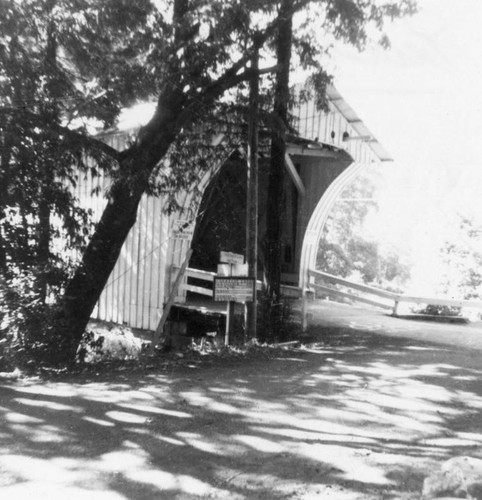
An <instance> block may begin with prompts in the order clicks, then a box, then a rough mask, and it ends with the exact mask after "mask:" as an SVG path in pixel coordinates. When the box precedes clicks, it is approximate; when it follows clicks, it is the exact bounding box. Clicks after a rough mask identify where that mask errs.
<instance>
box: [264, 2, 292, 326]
mask: <svg viewBox="0 0 482 500" xmlns="http://www.w3.org/2000/svg"><path fill="white" fill-rule="evenodd" d="M292 3H293V1H292V0H284V2H283V4H282V6H281V9H282V10H281V14H280V16H283V11H284V12H285V14H284V22H283V23H282V24H281V26H280V28H279V31H278V36H277V39H276V52H277V63H278V71H277V73H276V86H275V95H274V106H273V113H274V115H275V117H276V118H277V120H276V121H277V122H278V123H280V124H282V125H286V124H287V122H288V102H289V71H290V60H291V45H292V30H293V28H292V24H293V23H292V14H291V11H292ZM285 130H286V129H284V130H282V129H281V128H279V129H277V130H274V131H273V133H272V137H271V159H270V167H269V180H268V199H267V212H266V213H267V231H266V241H265V269H266V278H267V279H266V281H267V283H268V295H269V299H270V303H271V304H276V303H278V302H279V300H280V295H281V229H282V222H283V221H282V214H283V212H284V211H283V195H284V189H283V187H284V161H285V160H284V158H285V152H286V142H285V136H286V132H285ZM272 312H273V313H275V311H272ZM272 319H273V318H272ZM272 324H273V322H272Z"/></svg>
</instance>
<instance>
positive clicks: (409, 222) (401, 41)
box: [335, 0, 482, 292]
mask: <svg viewBox="0 0 482 500" xmlns="http://www.w3.org/2000/svg"><path fill="white" fill-rule="evenodd" d="M419 5H420V12H419V13H418V14H416V15H415V16H414V17H412V18H408V19H402V20H398V21H396V22H395V23H394V24H393V25H392V26H391V27H389V28H388V33H389V36H390V39H391V41H392V48H391V49H390V50H388V51H384V50H382V49H381V48H378V47H372V48H370V49H368V50H367V51H366V52H364V53H361V54H359V53H357V52H356V51H355V50H353V49H351V48H349V47H346V46H344V47H337V49H336V51H335V64H336V69H335V85H336V86H337V88H338V89H339V91H340V92H341V93H342V94H343V96H344V97H345V99H346V100H347V101H348V102H349V103H350V105H351V106H352V107H353V108H354V109H355V110H356V111H357V112H358V114H359V115H360V116H361V117H362V119H363V120H364V121H365V123H366V124H367V125H368V127H369V128H370V129H371V130H372V131H373V133H374V134H375V136H376V137H377V138H378V139H379V140H380V141H381V142H382V144H383V145H384V146H385V147H386V148H387V149H388V151H389V152H390V153H391V155H392V156H393V158H395V163H394V164H392V165H390V164H388V165H385V166H384V167H383V168H384V169H386V171H387V172H386V177H385V179H386V183H385V187H384V189H383V191H382V192H381V193H380V213H379V214H378V216H376V217H374V218H372V220H370V221H369V225H368V227H367V229H370V230H371V231H372V232H373V234H374V236H375V237H377V238H379V239H381V240H385V241H386V242H387V243H393V244H395V245H397V246H400V247H401V248H402V249H404V250H406V251H410V253H411V255H412V260H413V261H414V262H415V263H416V268H414V269H413V271H412V274H413V277H414V283H413V287H414V288H416V289H417V290H419V291H420V292H423V291H425V292H430V291H433V288H434V286H435V282H436V281H437V279H438V277H439V276H440V274H441V272H442V270H441V268H440V265H439V264H438V262H437V259H436V256H435V254H436V252H437V250H438V248H439V245H440V244H441V243H442V242H443V241H445V240H446V239H447V238H450V237H451V234H456V231H455V230H456V228H455V227H454V225H455V224H457V219H456V216H457V214H458V213H460V214H463V215H470V216H473V217H477V216H478V217H479V221H481V222H482V193H481V187H482V165H481V164H482V94H481V90H480V89H482V32H481V31H480V21H481V20H482V2H480V0H419Z"/></svg>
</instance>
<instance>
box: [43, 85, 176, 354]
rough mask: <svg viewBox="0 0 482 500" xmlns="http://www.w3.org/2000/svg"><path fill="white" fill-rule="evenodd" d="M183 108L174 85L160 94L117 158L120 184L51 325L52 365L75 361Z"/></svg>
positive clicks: (117, 182)
mask: <svg viewBox="0 0 482 500" xmlns="http://www.w3.org/2000/svg"><path fill="white" fill-rule="evenodd" d="M183 105H184V96H183V94H182V92H180V91H179V90H178V89H177V88H176V87H175V86H172V87H170V88H169V89H166V90H164V92H163V94H162V96H161V98H160V99H159V103H158V108H157V111H156V114H155V115H154V117H153V119H152V120H151V121H150V122H149V124H147V125H146V126H145V127H143V128H142V129H141V130H140V132H139V135H138V138H137V142H136V143H135V144H134V146H132V147H131V148H129V149H127V150H126V151H124V152H123V153H121V154H120V160H119V169H120V177H119V180H117V181H116V182H115V184H114V186H113V188H112V190H111V195H110V198H109V202H108V204H107V206H106V208H105V210H104V212H103V214H102V217H101V219H100V221H99V223H98V224H97V226H96V229H95V232H94V234H93V236H92V238H91V240H90V242H89V245H88V247H87V249H86V251H85V252H84V255H83V258H82V262H81V264H80V266H79V267H78V268H77V270H76V272H75V275H74V276H73V278H72V279H71V281H70V282H69V284H68V286H67V289H66V291H65V293H64V296H63V298H62V301H61V309H60V311H59V316H58V318H57V320H56V323H55V325H54V328H55V332H56V333H57V335H56V342H57V345H56V349H55V351H56V352H55V354H54V355H55V357H56V359H55V360H53V361H59V362H63V361H71V360H73V359H74V358H75V354H76V350H77V347H78V345H79V343H80V340H81V338H82V335H83V333H84V331H85V328H86V326H87V323H88V321H89V319H90V317H91V314H92V311H93V310H94V308H95V305H96V303H97V301H98V300H99V297H100V295H101V293H102V291H103V289H104V287H105V285H106V283H107V280H108V278H109V276H110V274H111V272H112V270H113V269H114V266H115V264H116V262H117V259H118V257H119V254H120V251H121V248H122V246H123V244H124V242H125V240H126V238H127V235H128V234H129V231H130V230H131V228H132V226H133V225H134V223H135V221H136V217H137V209H138V206H139V202H140V200H141V198H142V195H143V194H144V193H145V191H146V189H147V187H148V183H149V178H150V177H151V175H152V172H153V170H154V169H155V167H156V165H157V164H158V163H159V161H160V160H161V159H162V158H163V157H164V156H165V154H166V153H167V150H168V149H169V146H170V145H171V144H172V142H173V141H174V139H175V137H176V135H177V133H178V132H179V130H180V128H181V127H182V123H181V120H180V119H179V117H180V116H182V111H183V107H184V106H183ZM161 109H162V113H161V112H160V110H161Z"/></svg>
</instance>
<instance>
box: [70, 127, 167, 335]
mask: <svg viewBox="0 0 482 500" xmlns="http://www.w3.org/2000/svg"><path fill="white" fill-rule="evenodd" d="M103 140H105V141H106V142H107V143H108V144H110V145H111V146H113V147H114V148H116V149H118V150H121V149H122V148H123V147H125V144H126V142H127V140H128V135H127V134H126V133H116V134H112V135H106V136H104V137H103ZM99 186H100V187H101V191H100V193H99V194H93V190H94V189H95V188H97V187H99ZM109 186H110V182H109V180H108V179H107V178H106V177H104V176H103V175H99V176H92V175H91V174H90V173H86V174H84V173H80V174H79V179H78V183H77V186H76V188H75V191H74V192H75V196H76V197H77V198H78V200H79V204H80V205H81V206H82V207H84V208H88V209H91V210H92V220H93V222H94V223H96V222H98V221H99V219H100V217H101V215H102V212H103V210H104V208H105V206H106V204H107V198H106V193H107V191H108V189H109ZM162 206H163V201H162V200H161V199H159V198H153V197H147V196H144V197H143V198H142V200H141V203H140V205H139V210H138V215H137V220H136V223H135V224H134V226H133V228H132V229H131V231H130V233H129V235H128V237H127V239H126V241H125V243H124V245H123V247H122V249H121V253H120V255H119V259H118V261H117V263H116V265H115V267H114V269H113V271H112V273H111V276H110V277H109V280H108V281H107V284H106V286H105V288H104V291H103V292H102V294H101V296H100V298H99V301H98V303H97V305H96V307H95V309H94V312H93V318H95V319H100V320H105V321H112V322H115V323H120V324H127V325H129V326H131V327H134V328H140V329H146V330H154V329H155V328H156V326H157V322H158V321H159V317H160V312H161V311H162V308H163V303H164V285H165V274H166V273H165V264H166V262H167V258H166V257H167V244H168V239H169V217H168V216H167V215H166V214H165V213H164V212H163V210H162Z"/></svg>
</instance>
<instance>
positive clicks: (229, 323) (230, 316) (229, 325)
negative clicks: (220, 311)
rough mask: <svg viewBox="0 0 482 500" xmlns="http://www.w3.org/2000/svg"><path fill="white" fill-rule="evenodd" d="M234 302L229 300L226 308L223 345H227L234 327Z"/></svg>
mask: <svg viewBox="0 0 482 500" xmlns="http://www.w3.org/2000/svg"><path fill="white" fill-rule="evenodd" d="M234 304H235V303H234V302H233V301H232V300H230V301H229V302H228V305H227V307H226V313H227V314H226V332H225V334H224V345H229V342H230V340H229V337H230V334H231V332H232V331H233V326H234Z"/></svg>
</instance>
